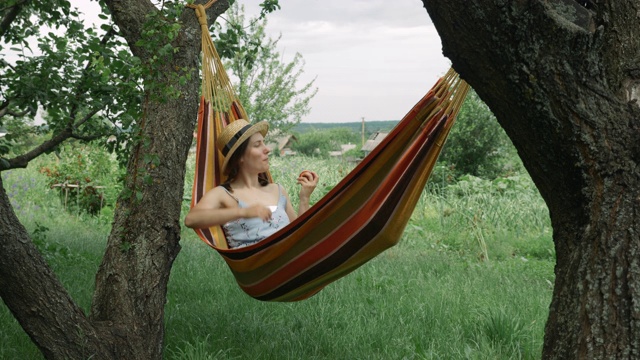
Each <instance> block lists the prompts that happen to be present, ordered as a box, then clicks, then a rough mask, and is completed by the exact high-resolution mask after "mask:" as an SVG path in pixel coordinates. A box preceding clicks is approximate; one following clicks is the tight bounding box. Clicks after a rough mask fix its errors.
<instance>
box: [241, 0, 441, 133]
mask: <svg viewBox="0 0 640 360" xmlns="http://www.w3.org/2000/svg"><path fill="white" fill-rule="evenodd" d="M238 2H239V4H243V5H244V6H245V12H246V14H247V17H249V15H250V14H257V13H258V11H259V7H258V4H259V3H260V2H261V1H260V0H238ZM279 3H280V6H281V9H280V10H278V11H276V12H274V13H271V14H269V15H268V17H267V19H268V24H267V31H268V32H269V33H270V34H272V36H271V37H274V38H275V37H277V36H278V35H279V34H282V38H281V40H280V42H279V43H278V45H279V49H280V50H281V51H282V52H284V54H285V56H287V55H290V56H292V55H293V54H295V53H296V52H298V53H300V54H301V55H302V56H303V58H304V60H305V63H306V64H305V66H304V75H303V77H301V80H302V81H303V83H306V82H308V81H309V80H311V79H313V78H314V77H315V78H316V82H315V85H316V86H317V87H318V94H317V95H316V96H315V97H314V99H313V100H312V102H311V107H312V109H311V113H310V114H309V115H308V116H307V117H306V119H305V120H303V122H352V121H360V120H361V119H362V117H364V118H365V121H370V120H371V121H373V120H399V119H400V118H402V117H403V116H404V115H405V113H406V112H407V111H409V110H410V109H411V107H412V106H413V105H414V104H415V102H416V101H418V100H419V99H420V98H421V97H422V95H424V94H425V93H426V91H428V90H429V89H430V88H431V86H432V85H433V84H434V83H435V81H436V80H437V79H438V78H439V77H440V76H441V75H443V74H444V73H445V72H446V71H447V70H448V69H449V66H450V62H449V60H448V59H446V58H445V57H443V56H442V48H441V43H440V37H439V36H438V34H437V32H436V30H435V28H434V27H433V24H432V23H431V20H430V19H429V16H428V14H427V11H426V10H425V9H424V7H423V5H422V1H420V0H394V1H388V0H322V1H319V0H280V1H279ZM305 80H306V81H305Z"/></svg>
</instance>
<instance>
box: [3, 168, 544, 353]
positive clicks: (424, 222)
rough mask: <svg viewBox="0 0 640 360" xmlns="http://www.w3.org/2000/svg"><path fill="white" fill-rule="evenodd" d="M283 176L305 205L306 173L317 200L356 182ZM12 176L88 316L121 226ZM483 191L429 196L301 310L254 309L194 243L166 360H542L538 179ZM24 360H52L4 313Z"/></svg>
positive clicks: (175, 290)
mask: <svg viewBox="0 0 640 360" xmlns="http://www.w3.org/2000/svg"><path fill="white" fill-rule="evenodd" d="M273 168H274V169H277V171H274V173H273V175H274V178H275V180H276V181H277V182H279V183H281V184H282V185H283V186H285V187H286V188H287V189H288V190H289V194H290V196H291V198H292V200H294V202H295V201H297V200H296V197H297V196H295V195H296V193H297V189H296V185H295V177H296V175H297V174H298V173H299V172H300V171H301V170H303V169H305V168H310V169H312V170H316V171H317V172H318V173H319V174H320V176H321V186H320V187H319V189H318V191H317V194H316V195H315V196H317V197H319V196H321V195H322V193H323V192H325V191H328V189H330V188H331V187H332V186H333V185H335V184H336V183H337V182H338V181H339V179H340V178H341V177H342V176H344V175H345V174H346V172H348V171H349V165H348V164H345V163H341V162H333V163H330V162H326V161H321V160H316V159H308V158H293V159H286V160H285V159H277V158H276V159H274V161H273ZM2 176H3V180H4V182H5V187H6V189H7V192H8V193H9V195H10V197H11V199H12V202H13V203H14V206H15V208H16V212H17V214H18V216H19V217H20V218H21V220H22V221H23V223H24V224H25V226H26V227H27V229H28V230H29V232H30V233H32V234H34V239H35V241H36V243H37V244H38V245H39V247H40V248H41V249H42V250H43V252H44V253H45V255H46V258H47V260H48V261H49V263H50V264H51V266H52V267H53V268H54V270H55V271H56V273H57V274H58V275H59V277H60V278H61V280H62V281H63V283H64V284H65V286H66V287H67V289H68V290H69V292H70V293H71V294H72V296H73V298H74V299H76V301H77V302H78V303H79V304H80V305H81V307H82V308H84V309H85V310H87V309H89V306H90V301H91V295H92V292H93V282H94V277H95V273H96V270H97V268H98V265H99V262H100V259H101V256H102V253H103V249H104V246H105V242H106V238H107V235H108V233H109V230H110V229H109V225H110V219H109V216H107V215H109V214H110V212H107V214H106V215H104V216H101V217H97V218H94V217H90V216H87V215H82V214H67V213H65V212H64V209H62V207H61V205H60V202H59V199H58V198H57V195H56V194H55V193H54V192H52V191H48V190H47V189H46V186H44V180H43V179H42V178H41V177H42V175H41V174H38V173H37V171H35V170H23V171H12V172H10V173H3V174H2ZM470 183H471V184H463V185H460V186H458V185H459V184H455V185H446V184H445V185H446V186H441V187H440V188H441V189H439V190H437V189H436V190H427V191H425V192H424V194H423V195H422V197H421V199H420V202H419V204H418V207H417V208H416V211H415V213H414V215H413V217H412V219H411V220H410V223H409V226H408V227H407V230H406V231H405V234H404V236H403V239H402V241H401V242H400V243H399V245H398V246H396V247H394V248H392V249H390V250H389V251H387V252H385V253H383V254H382V255H380V256H379V257H377V258H376V259H374V260H373V261H371V262H369V263H368V264H366V265H365V266H363V267H362V268H360V269H358V270H356V271H355V272H354V273H352V274H350V275H349V276H347V277H345V278H343V279H341V280H339V281H337V282H335V283H333V284H331V285H329V286H328V287H327V288H326V289H324V290H323V291H322V292H320V293H319V294H318V295H316V296H314V297H312V298H310V299H308V300H305V301H302V302H298V303H284V304H280V303H264V302H260V301H256V300H253V299H251V298H249V297H248V296H247V295H245V294H244V293H242V291H241V290H240V289H239V288H238V287H237V286H236V284H235V281H234V279H233V276H232V275H231V273H230V271H229V270H228V269H227V266H226V264H225V263H224V262H223V261H222V259H221V258H220V257H219V256H218V255H217V254H216V253H215V251H213V250H212V249H210V248H209V247H208V246H206V245H205V244H204V243H202V242H201V241H200V240H199V239H198V238H197V237H196V235H195V233H194V232H193V231H191V230H189V229H185V230H184V231H183V239H182V246H183V250H182V252H181V253H180V255H179V256H178V258H177V259H176V262H175V264H174V267H173V270H172V274H171V279H170V283H169V293H168V298H167V305H166V314H165V321H166V342H165V358H166V359H537V358H540V354H541V347H542V339H543V330H544V323H545V321H546V317H547V314H548V306H549V302H550V299H551V290H552V289H551V284H552V283H553V266H554V259H555V254H554V252H553V244H552V242H551V230H550V225H549V221H548V214H547V212H546V208H545V207H544V203H543V202H542V200H541V199H540V197H539V195H537V193H536V191H535V189H534V188H533V187H532V186H531V184H530V180H527V179H526V178H524V179H518V180H516V181H515V185H513V184H512V185H513V186H512V188H511V189H506V190H505V189H502V190H496V189H493V188H492V186H493V184H489V183H487V182H484V181H480V182H475V183H474V182H473V181H471V182H470ZM14 185H16V186H14ZM442 188H444V190H442ZM185 189H186V193H185V197H186V198H188V197H189V186H188V185H187V186H185ZM184 208H185V210H186V209H187V208H188V199H185V206H184ZM482 244H484V245H482ZM14 358H28V359H33V358H41V355H40V354H39V353H38V351H37V349H36V348H35V346H34V345H33V344H32V343H31V342H30V340H29V338H28V336H26V335H25V333H24V332H23V331H22V330H21V329H20V327H19V325H18V324H17V323H16V321H15V320H14V319H13V317H12V316H11V314H10V312H9V311H8V309H7V308H6V307H4V306H0V359H14Z"/></svg>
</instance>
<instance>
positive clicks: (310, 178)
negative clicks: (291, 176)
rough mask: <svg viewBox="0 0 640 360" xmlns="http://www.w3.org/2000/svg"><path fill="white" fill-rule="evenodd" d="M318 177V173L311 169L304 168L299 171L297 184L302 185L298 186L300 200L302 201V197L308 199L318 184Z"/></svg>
mask: <svg viewBox="0 0 640 360" xmlns="http://www.w3.org/2000/svg"><path fill="white" fill-rule="evenodd" d="M318 179H319V176H318V174H316V173H315V172H313V171H311V170H304V171H303V172H301V173H300V175H299V176H298V184H300V185H301V186H302V187H301V188H300V201H303V199H304V200H307V201H308V200H309V197H311V193H312V192H313V190H315V188H316V186H318Z"/></svg>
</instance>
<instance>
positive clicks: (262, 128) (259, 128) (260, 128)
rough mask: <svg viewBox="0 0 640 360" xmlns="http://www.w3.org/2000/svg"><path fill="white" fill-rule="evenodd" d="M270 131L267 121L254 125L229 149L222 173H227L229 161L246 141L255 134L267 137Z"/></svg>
mask: <svg viewBox="0 0 640 360" xmlns="http://www.w3.org/2000/svg"><path fill="white" fill-rule="evenodd" d="M268 131H269V123H268V122H266V121H260V122H258V123H255V124H253V125H252V126H251V127H250V128H249V129H247V130H246V131H245V132H244V133H243V134H242V135H241V136H240V138H238V140H237V141H236V143H235V144H233V146H232V147H231V149H229V152H227V156H225V157H224V161H223V162H222V173H223V174H225V173H226V172H227V165H228V164H229V159H231V156H233V154H234V153H235V152H236V150H237V149H238V148H239V147H240V145H242V144H243V143H244V142H245V141H247V140H248V139H249V138H250V137H251V136H252V135H253V134H256V133H260V134H262V136H265V137H266V136H267V132H268Z"/></svg>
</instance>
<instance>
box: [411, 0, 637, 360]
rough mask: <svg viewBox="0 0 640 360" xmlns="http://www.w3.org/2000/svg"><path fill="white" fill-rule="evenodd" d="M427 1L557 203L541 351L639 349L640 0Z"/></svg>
mask: <svg viewBox="0 0 640 360" xmlns="http://www.w3.org/2000/svg"><path fill="white" fill-rule="evenodd" d="M423 3H424V5H425V7H426V8H427V11H428V12H429V15H430V16H431V19H432V20H433V22H434V24H435V26H436V28H437V30H438V33H439V34H440V37H441V39H442V44H443V51H444V54H445V56H447V57H448V58H450V59H451V61H452V63H453V66H454V68H455V69H456V70H457V71H458V72H459V73H460V74H461V76H462V77H463V78H464V79H465V80H467V81H468V82H469V83H470V84H471V86H473V88H474V89H475V90H476V92H477V93H478V95H479V96H480V97H481V98H482V99H483V100H484V101H485V102H486V103H487V104H488V105H489V107H490V108H491V110H492V111H493V112H494V114H495V115H496V117H497V119H498V121H499V123H500V124H501V126H502V127H503V128H504V129H505V131H506V132H507V134H508V136H509V137H510V138H511V140H512V141H513V143H514V145H515V147H516V148H517V150H518V153H519V155H520V157H521V158H522V161H523V163H524V165H525V167H526V169H527V170H528V171H529V174H531V177H532V178H533V180H534V182H535V184H536V186H537V188H538V189H539V190H540V193H541V194H542V197H543V198H544V200H545V202H546V204H547V206H548V208H549V214H550V217H551V223H552V226H553V241H554V243H555V248H556V255H557V263H556V267H555V276H556V280H555V285H554V291H553V298H552V301H551V306H550V312H549V318H548V321H547V325H546V329H545V338H544V347H543V358H545V359H638V358H640V166H639V164H638V163H639V162H640V3H639V2H638V1H637V0H615V1H614V0H590V1H572V0H547V1H542V0H521V1H504V0H470V1H437V0H423Z"/></svg>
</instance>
